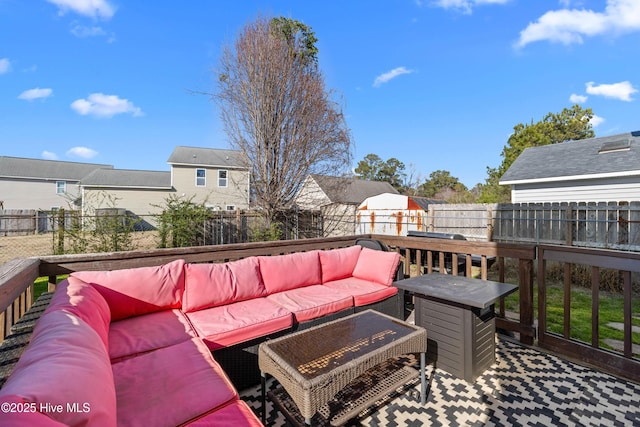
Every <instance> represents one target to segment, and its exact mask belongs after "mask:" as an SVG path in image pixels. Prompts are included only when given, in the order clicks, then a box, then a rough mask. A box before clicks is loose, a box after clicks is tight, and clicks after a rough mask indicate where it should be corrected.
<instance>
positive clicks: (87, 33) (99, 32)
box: [71, 24, 107, 38]
mask: <svg viewBox="0 0 640 427" xmlns="http://www.w3.org/2000/svg"><path fill="white" fill-rule="evenodd" d="M71 34H73V35H74V36H76V37H80V38H84V37H95V36H105V35H107V33H106V31H105V30H103V29H102V28H100V27H96V26H95V25H94V26H92V27H86V26H84V25H80V24H76V25H74V26H73V27H72V28H71Z"/></svg>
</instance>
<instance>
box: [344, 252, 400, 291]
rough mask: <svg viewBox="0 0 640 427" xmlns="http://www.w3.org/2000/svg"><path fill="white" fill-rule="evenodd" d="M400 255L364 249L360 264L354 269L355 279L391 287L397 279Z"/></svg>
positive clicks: (359, 258) (361, 253) (359, 259)
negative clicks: (394, 279) (395, 278)
mask: <svg viewBox="0 0 640 427" xmlns="http://www.w3.org/2000/svg"><path fill="white" fill-rule="evenodd" d="M399 263H400V254H398V253H397V252H384V251H376V250H373V249H369V248H362V251H361V252H360V256H359V257H358V262H357V263H356V266H355V268H354V269H353V277H357V278H358V279H363V280H369V281H371V282H375V283H379V284H381V285H385V286H391V283H392V282H393V278H394V277H395V274H396V270H397V269H398V264H399Z"/></svg>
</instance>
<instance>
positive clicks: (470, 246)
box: [0, 235, 640, 381]
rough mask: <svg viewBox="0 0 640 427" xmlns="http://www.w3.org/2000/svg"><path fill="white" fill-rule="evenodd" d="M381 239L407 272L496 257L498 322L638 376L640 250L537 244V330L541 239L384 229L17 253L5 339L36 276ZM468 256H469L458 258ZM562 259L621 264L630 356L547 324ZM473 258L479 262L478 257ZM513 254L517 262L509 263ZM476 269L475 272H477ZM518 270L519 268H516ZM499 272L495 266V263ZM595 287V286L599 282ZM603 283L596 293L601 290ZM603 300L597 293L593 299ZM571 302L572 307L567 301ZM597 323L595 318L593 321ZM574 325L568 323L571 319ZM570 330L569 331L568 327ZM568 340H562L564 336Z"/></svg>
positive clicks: (1, 324)
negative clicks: (551, 274)
mask: <svg viewBox="0 0 640 427" xmlns="http://www.w3.org/2000/svg"><path fill="white" fill-rule="evenodd" d="M360 237H366V238H373V239H378V240H381V241H383V242H384V243H386V244H387V245H388V246H389V247H391V248H392V250H396V251H398V252H399V253H400V254H401V255H402V257H403V259H404V261H405V262H404V266H405V276H407V277H408V276H409V275H413V274H423V273H431V272H432V271H433V270H434V268H435V266H436V265H437V266H443V265H445V261H446V260H447V259H449V260H450V265H451V271H449V273H450V274H454V275H455V274H462V273H463V272H462V271H458V270H459V269H458V265H464V266H465V267H464V268H465V269H466V271H464V273H465V274H466V275H468V276H471V273H472V264H475V265H476V266H477V267H479V268H480V269H479V276H480V277H481V278H483V279H487V278H488V276H489V264H490V263H491V261H495V263H496V265H497V273H495V272H493V273H492V274H493V276H492V277H491V279H492V280H497V281H502V282H505V281H507V282H510V283H513V284H516V285H518V286H519V294H518V297H519V313H517V314H516V316H517V317H515V318H514V317H513V316H512V317H510V318H506V317H505V309H504V305H503V304H502V303H499V304H498V309H497V315H498V317H497V319H496V326H497V327H498V328H501V329H503V330H507V331H514V332H517V333H518V334H519V337H520V340H521V342H523V343H525V344H535V339H536V331H538V334H539V337H538V342H539V344H540V346H544V347H545V348H549V349H551V350H553V351H556V352H560V353H564V354H568V355H570V356H573V357H577V358H579V359H581V360H583V361H585V362H588V363H591V364H595V365H597V366H599V367H601V368H602V370H604V371H608V372H612V373H614V374H615V373H618V374H619V375H621V376H625V377H627V378H631V379H634V378H635V380H636V381H640V361H638V359H637V358H636V359H634V358H633V356H632V355H631V354H630V353H631V346H632V336H631V332H630V331H631V322H632V320H631V300H632V297H633V296H632V291H631V279H630V277H631V276H630V274H631V272H634V271H640V255H638V254H632V253H621V252H617V251H602V250H591V249H578V248H568V247H560V248H559V247H550V246H541V247H539V248H538V250H539V256H540V258H539V259H540V260H542V262H540V263H539V264H538V285H539V286H540V290H539V298H540V301H542V302H543V303H542V304H540V308H539V310H538V317H539V324H540V326H539V329H536V328H535V326H534V320H535V319H534V314H535V313H534V287H533V284H534V267H533V265H534V261H535V260H536V249H537V248H536V246H535V245H518V244H505V243H494V242H473V241H464V240H442V239H430V238H420V237H394V236H386V235H363V236H346V237H336V238H317V239H303V240H288V241H277V242H257V243H245V244H229V245H216V246H200V247H189V248H177V249H156V250H146V251H131V252H113V253H102V254H79V255H60V256H46V257H40V258H26V259H17V260H14V261H11V262H8V263H6V264H4V265H0V328H1V330H0V338H4V337H5V336H7V335H8V334H9V331H10V328H11V326H12V325H13V324H15V323H16V322H17V321H18V320H19V319H20V317H21V316H22V315H23V314H24V312H25V311H26V310H27V309H28V308H29V306H30V305H31V303H32V302H33V282H34V280H35V279H36V278H37V277H49V290H54V289H55V283H56V278H57V277H58V276H60V275H64V274H69V273H71V272H73V271H80V270H112V269H123V268H134V267H144V266H155V265H161V264H165V263H167V262H169V261H172V260H175V259H184V260H185V261H187V262H196V263H203V262H225V261H231V260H236V259H241V258H246V257H249V256H257V255H280V254H287V253H293V252H303V251H310V250H315V249H334V248H340V247H346V246H351V245H353V244H354V243H355V241H356V239H357V238H360ZM462 260H464V261H465V263H462V262H460V263H459V262H458V261H462ZM550 260H559V261H564V262H567V263H578V264H585V265H590V266H593V268H595V269H598V268H612V269H617V270H620V271H622V273H621V274H622V275H623V277H624V281H625V288H624V292H625V301H626V302H625V304H626V305H625V314H624V319H625V320H624V323H625V351H624V355H622V356H620V355H615V354H612V353H611V352H607V351H605V350H603V349H601V348H599V347H598V346H597V345H594V344H593V343H592V345H591V346H589V345H582V344H576V343H573V342H570V341H571V340H567V339H564V338H562V337H561V338H558V337H556V336H553V334H549V333H547V331H546V323H545V307H544V289H545V283H544V279H542V282H541V281H540V280H541V279H540V277H544V275H545V273H546V272H545V270H544V268H545V262H546V261H550ZM472 261H473V262H472ZM508 261H511V262H508ZM510 265H516V266H517V268H515V271H509V272H508V271H507V270H508V266H510ZM477 267H476V269H474V271H473V272H474V273H476V272H477V271H476V270H477ZM511 270H514V269H511ZM492 271H493V270H492ZM594 286H595V285H594ZM595 289H597V286H595V287H594V291H593V292H594V295H597V291H596V290H595ZM594 301H597V298H594ZM594 307H595V308H594V317H597V302H594ZM565 309H566V307H565ZM594 324H595V323H594ZM568 327H569V328H570V327H571V326H570V325H569V326H568ZM565 335H566V334H565ZM560 340H562V341H560Z"/></svg>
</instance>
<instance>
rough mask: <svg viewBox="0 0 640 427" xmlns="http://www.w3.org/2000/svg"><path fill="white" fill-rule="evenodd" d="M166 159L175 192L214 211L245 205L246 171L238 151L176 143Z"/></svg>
mask: <svg viewBox="0 0 640 427" xmlns="http://www.w3.org/2000/svg"><path fill="white" fill-rule="evenodd" d="M167 162H168V163H169V164H170V165H171V185H172V186H173V188H174V189H175V192H176V194H178V195H180V196H187V197H190V196H192V195H193V196H195V198H194V202H197V203H201V202H204V203H205V205H206V206H209V207H211V208H212V209H217V210H235V209H247V208H248V207H249V194H250V192H249V186H250V180H249V178H250V173H249V169H248V168H247V167H246V166H245V162H244V158H243V155H242V152H240V151H236V150H221V149H214V148H196V147H183V146H179V147H176V148H175V150H174V151H173V153H172V154H171V156H170V157H169V160H168V161H167Z"/></svg>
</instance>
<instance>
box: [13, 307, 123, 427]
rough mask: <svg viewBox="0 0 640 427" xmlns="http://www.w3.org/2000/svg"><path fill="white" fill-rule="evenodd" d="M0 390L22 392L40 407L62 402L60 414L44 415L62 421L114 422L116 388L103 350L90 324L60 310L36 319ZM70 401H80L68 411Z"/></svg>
mask: <svg viewBox="0 0 640 427" xmlns="http://www.w3.org/2000/svg"><path fill="white" fill-rule="evenodd" d="M2 394H3V395H4V394H7V395H14V396H20V398H22V399H24V401H26V402H35V403H36V404H37V405H38V407H40V405H45V404H50V405H54V406H57V407H60V406H59V405H62V406H61V407H62V408H63V410H62V411H61V412H59V413H53V412H48V413H47V415H49V416H50V417H51V418H53V419H54V420H56V421H58V422H61V423H63V424H66V425H72V426H94V425H96V426H115V425H116V391H115V385H114V379H113V371H112V370H111V363H110V361H109V355H108V354H107V350H106V349H105V347H104V345H103V344H102V342H101V338H100V337H99V336H98V334H97V333H96V331H94V330H93V328H91V327H90V326H89V325H88V324H87V323H85V321H84V320H82V319H81V318H79V317H77V316H75V315H73V314H71V313H68V312H65V311H62V310H56V311H52V312H49V313H46V314H43V315H42V317H40V319H39V320H38V323H37V324H36V327H35V329H34V332H33V336H32V338H31V343H30V344H29V346H28V347H27V349H26V350H25V352H24V353H23V354H22V357H20V360H19V361H18V364H17V365H16V367H15V370H14V371H13V373H12V374H11V376H10V377H9V379H8V380H7V382H6V383H5V384H4V386H3V388H2ZM68 403H70V404H73V403H79V404H80V408H79V409H80V410H78V411H73V410H71V411H67V404H68ZM85 405H86V406H85ZM83 410H87V411H86V412H83Z"/></svg>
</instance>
